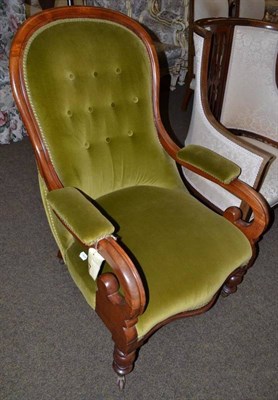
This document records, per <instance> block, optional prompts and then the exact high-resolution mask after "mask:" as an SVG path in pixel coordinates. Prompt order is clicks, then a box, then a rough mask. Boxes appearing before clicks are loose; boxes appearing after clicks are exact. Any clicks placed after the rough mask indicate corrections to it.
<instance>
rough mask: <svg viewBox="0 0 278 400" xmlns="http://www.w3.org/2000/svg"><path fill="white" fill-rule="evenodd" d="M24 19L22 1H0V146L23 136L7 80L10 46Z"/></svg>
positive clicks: (23, 132) (8, 80) (21, 124)
mask: <svg viewBox="0 0 278 400" xmlns="http://www.w3.org/2000/svg"><path fill="white" fill-rule="evenodd" d="M24 19H25V6H24V1H23V0H0V144H7V143H9V142H11V141H14V142H17V141H19V140H21V139H22V138H23V136H24V135H25V129H24V127H23V123H22V121H21V118H20V116H19V113H18V110H17V108H16V105H15V102H14V99H13V95H12V92H11V87H10V79H9V52H10V46H11V42H12V39H13V36H14V34H15V32H16V31H17V29H18V27H19V26H20V24H21V23H22V22H23V21H24Z"/></svg>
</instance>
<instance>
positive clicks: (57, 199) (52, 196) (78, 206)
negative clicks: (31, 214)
mask: <svg viewBox="0 0 278 400" xmlns="http://www.w3.org/2000/svg"><path fill="white" fill-rule="evenodd" d="M47 201H48V203H49V205H50V207H51V208H52V210H53V211H54V212H55V214H56V215H57V217H58V218H59V219H60V220H61V221H62V223H63V224H64V225H65V226H66V227H67V228H68V230H69V231H70V232H71V233H72V234H73V235H74V236H75V237H76V238H77V239H78V240H79V241H80V242H82V243H83V244H84V245H85V246H87V247H91V246H93V245H94V244H95V243H96V242H98V241H99V240H100V239H103V238H104V237H106V236H109V235H111V234H112V233H113V232H114V230H115V228H114V226H113V225H112V224H111V222H110V221H109V220H108V219H107V218H106V217H105V216H104V215H103V214H101V212H100V211H99V210H98V209H97V208H96V207H95V206H94V205H93V204H92V203H91V202H90V201H89V200H87V199H86V197H85V196H84V195H83V194H82V193H81V192H79V191H78V190H77V189H75V188H73V187H65V188H62V189H57V190H52V191H50V192H49V193H48V194H47Z"/></svg>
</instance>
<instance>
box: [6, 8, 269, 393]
mask: <svg viewBox="0 0 278 400" xmlns="http://www.w3.org/2000/svg"><path fill="white" fill-rule="evenodd" d="M10 70H11V82H12V87H13V92H14V96H15V99H16V102H17V104H18V107H19V109H20V112H21V114H22V118H23V120H24V123H25V125H26V128H27V130H28V134H29V137H30V140H31V142H32V145H33V148H34V153H35V157H36V161H37V166H38V173H39V184H40V189H41V196H42V201H43V204H44V207H45V211H46V215H47V218H48V222H49V224H50V227H51V230H52V233H53V235H54V237H55V240H56V242H57V245H58V248H59V254H60V257H61V258H62V259H63V260H64V262H65V264H66V265H67V268H68V270H69V273H70V275H71V276H72V278H73V280H74V282H75V283H76V285H77V286H78V288H79V289H80V291H81V293H82V294H83V296H84V297H85V299H86V300H87V302H88V303H89V305H90V306H91V307H92V308H93V309H95V311H96V312H97V314H98V315H99V317H100V318H101V319H102V321H103V322H104V324H105V325H106V326H107V328H108V330H109V331H110V332H111V335H112V339H113V341H114V344H115V350H114V356H113V368H114V370H115V372H116V373H117V375H118V383H119V386H120V387H123V385H124V381H125V376H126V374H128V373H129V372H131V371H132V369H133V366H134V361H135V358H136V354H137V351H138V350H139V348H140V347H141V345H142V344H143V343H144V342H145V341H146V340H147V339H148V338H149V337H150V336H151V335H152V334H153V333H154V332H155V331H156V330H157V329H159V328H161V327H162V326H163V325H165V324H166V323H168V322H170V321H173V320H175V319H178V318H183V317H187V316H192V315H197V314H200V313H202V312H204V311H206V310H208V309H209V308H210V307H211V306H212V305H213V304H214V302H215V301H216V299H217V297H218V295H219V294H220V293H222V294H223V295H225V296H226V295H228V294H230V293H233V292H235V291H236V289H237V285H238V284H239V283H240V282H241V281H242V279H243V276H244V274H245V273H246V271H247V269H248V268H249V267H250V266H251V264H252V262H253V261H254V258H255V254H256V251H255V243H256V242H257V241H258V239H259V238H260V237H261V235H262V234H263V232H264V230H265V229H266V227H267V224H268V220H269V215H268V208H267V205H266V202H265V201H264V199H263V198H262V196H261V195H259V194H258V193H256V192H255V191H254V190H253V189H252V188H251V187H249V186H248V185H246V184H244V183H243V182H241V181H240V180H238V179H237V177H238V175H239V174H240V168H239V167H238V166H237V165H235V164H234V163H232V162H230V161H228V160H226V159H225V158H223V157H221V156H218V155H217V154H216V153H214V152H212V151H209V150H206V149H204V148H202V147H201V146H195V145H189V146H187V147H185V148H183V149H180V148H179V146H178V145H177V144H175V143H174V142H173V141H172V139H171V138H170V137H169V136H168V134H167V132H166V131H165V129H164V127H163V125H162V122H161V118H160V114H159V104H158V98H159V72H158V62H157V56H156V53H155V50H154V46H153V43H152V41H151V39H150V37H149V35H148V34H147V33H146V31H145V30H144V29H143V28H142V27H141V26H140V24H139V23H137V22H135V21H134V20H132V19H131V18H129V17H127V16H124V15H122V14H120V13H117V12H114V11H111V10H105V9H100V8H94V7H67V8H56V9H52V10H47V11H44V12H43V13H40V14H37V15H35V16H34V17H32V18H30V19H28V21H26V23H25V24H24V25H23V26H22V28H21V29H20V31H19V32H18V34H17V36H16V38H15V40H14V42H13V46H12V49H11V56H10ZM177 164H179V165H181V166H183V167H186V168H189V169H190V170H191V171H194V172H195V173H197V174H200V175H202V176H203V177H205V178H207V179H209V180H211V181H213V182H215V183H217V184H219V185H220V186H222V187H223V188H225V189H226V190H228V191H229V192H231V193H233V194H234V195H235V196H238V197H240V198H241V199H243V200H244V201H246V202H248V203H249V204H250V206H251V207H252V209H253V214H254V219H253V220H252V222H251V223H246V222H244V221H243V220H242V219H241V215H240V211H239V210H238V209H237V208H235V207H231V208H229V209H228V210H226V211H225V212H224V214H223V216H220V215H218V214H216V213H215V212H214V211H213V210H210V209H209V208H207V207H206V206H205V205H203V204H201V203H200V202H199V201H198V200H197V199H195V198H194V197H193V196H192V195H191V194H190V193H189V192H188V191H187V190H186V189H185V186H184V184H183V181H182V179H181V177H180V174H179V172H178V169H177ZM96 351H98V349H96Z"/></svg>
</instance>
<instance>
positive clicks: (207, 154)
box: [178, 144, 241, 184]
mask: <svg viewBox="0 0 278 400" xmlns="http://www.w3.org/2000/svg"><path fill="white" fill-rule="evenodd" d="M178 158H179V159H180V160H181V161H185V162H187V163H188V164H191V165H192V166H194V167H196V168H198V169H200V170H201V171H204V172H206V173H207V174H208V175H210V176H212V177H214V178H216V179H217V180H219V181H220V182H223V183H226V184H228V183H230V182H232V181H233V180H234V179H236V178H237V177H238V176H239V175H240V172H241V170H240V167H239V166H238V165H236V164H235V163H234V162H232V161H230V160H228V159H227V158H225V157H222V156H220V155H219V154H217V153H215V152H214V151H212V150H209V149H207V148H206V147H202V146H198V145H195V144H189V145H188V146H186V147H184V148H183V149H181V150H180V151H179V152H178Z"/></svg>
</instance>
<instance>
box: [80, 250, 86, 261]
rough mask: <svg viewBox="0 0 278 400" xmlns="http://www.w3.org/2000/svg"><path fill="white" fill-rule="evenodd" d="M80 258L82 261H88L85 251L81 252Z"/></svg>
mask: <svg viewBox="0 0 278 400" xmlns="http://www.w3.org/2000/svg"><path fill="white" fill-rule="evenodd" d="M79 257H80V258H81V260H82V261H86V260H87V258H88V256H87V254H86V253H85V251H81V253H80V254H79Z"/></svg>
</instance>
